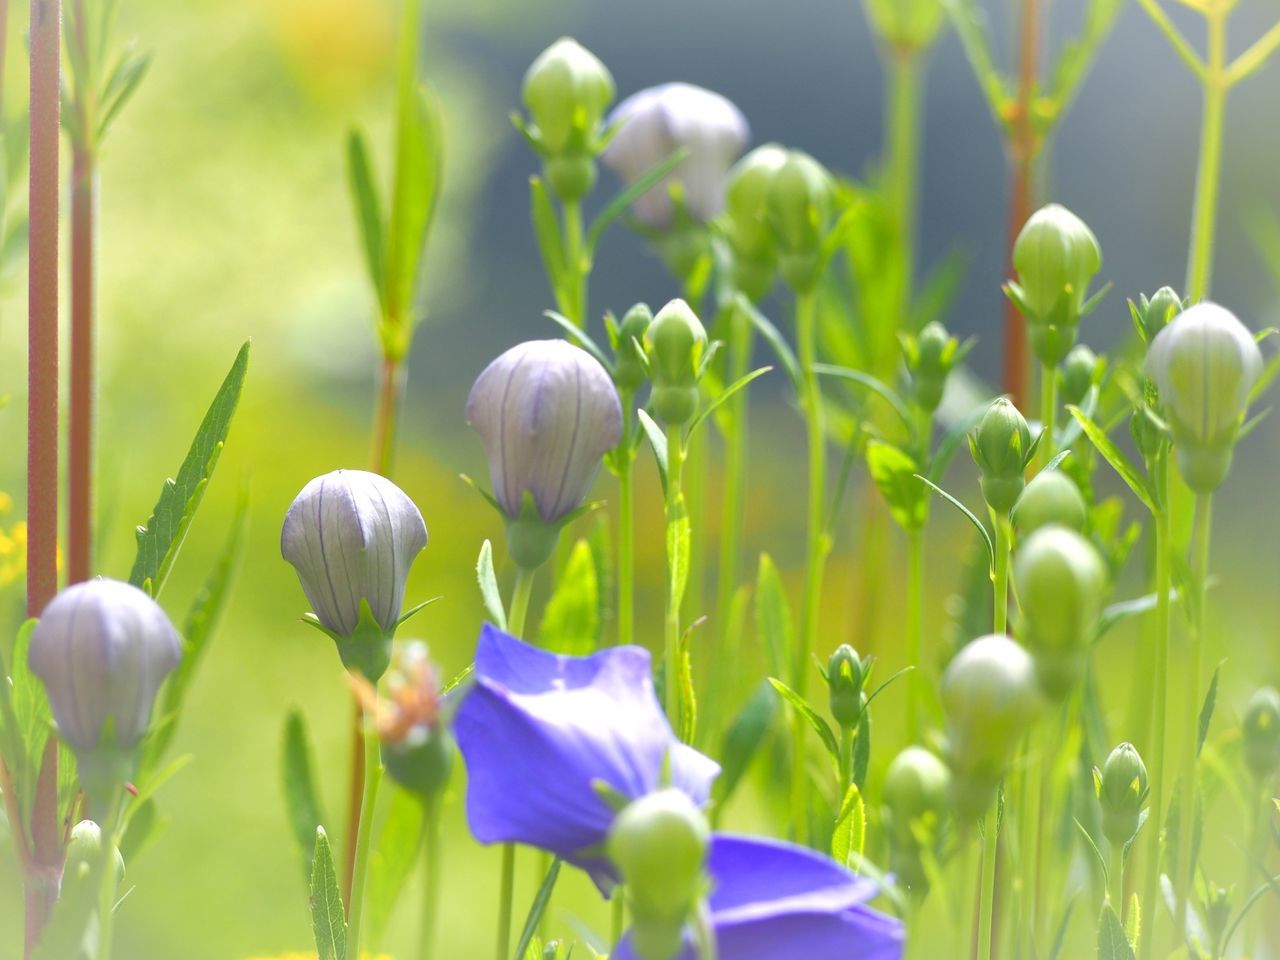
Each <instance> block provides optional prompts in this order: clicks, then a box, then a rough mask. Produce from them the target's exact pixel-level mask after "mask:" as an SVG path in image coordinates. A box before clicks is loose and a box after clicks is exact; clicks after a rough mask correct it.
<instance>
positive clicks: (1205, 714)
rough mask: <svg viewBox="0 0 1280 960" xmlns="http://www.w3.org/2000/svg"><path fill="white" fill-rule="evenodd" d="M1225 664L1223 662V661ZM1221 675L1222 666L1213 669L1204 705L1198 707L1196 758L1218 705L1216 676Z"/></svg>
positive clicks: (1207, 734) (1202, 746)
mask: <svg viewBox="0 0 1280 960" xmlns="http://www.w3.org/2000/svg"><path fill="white" fill-rule="evenodd" d="M1224 662H1225V661H1224ZM1221 673H1222V664H1221V663H1219V664H1218V665H1217V666H1216V667H1214V668H1213V679H1211V680H1210V681H1209V690H1208V692H1206V693H1205V695H1204V703H1203V704H1202V705H1201V707H1200V722H1199V726H1198V728H1197V730H1198V733H1197V735H1196V756H1197V757H1198V756H1200V751H1201V750H1203V749H1204V741H1205V739H1206V738H1207V737H1208V736H1209V724H1210V722H1211V721H1212V720H1213V709H1214V707H1215V706H1217V703H1218V676H1219V675H1220V674H1221Z"/></svg>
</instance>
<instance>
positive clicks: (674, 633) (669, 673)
mask: <svg viewBox="0 0 1280 960" xmlns="http://www.w3.org/2000/svg"><path fill="white" fill-rule="evenodd" d="M682 431H683V428H682V426H681V425H680V424H674V423H673V424H668V425H667V504H666V507H667V510H666V512H667V616H666V628H665V631H664V635H663V636H664V641H665V643H664V651H665V654H664V659H663V663H664V669H663V673H664V677H665V691H666V692H665V698H664V702H665V703H666V707H667V719H668V720H670V721H671V726H672V727H673V728H674V729H676V730H679V729H680V669H679V662H680V661H679V658H680V601H681V600H682V599H683V597H682V594H683V589H682V588H683V582H684V574H683V573H682V572H681V570H680V568H681V566H683V564H684V563H685V562H686V559H687V558H684V557H681V556H680V554H679V551H680V545H681V543H682V542H684V543H687V540H686V539H685V538H684V537H683V536H682V535H681V529H680V528H681V526H682V525H685V526H687V524H688V516H687V515H686V514H685V503H684V493H683V491H682V489H681V484H682V482H683V468H684V454H685V450H684V438H683V436H682Z"/></svg>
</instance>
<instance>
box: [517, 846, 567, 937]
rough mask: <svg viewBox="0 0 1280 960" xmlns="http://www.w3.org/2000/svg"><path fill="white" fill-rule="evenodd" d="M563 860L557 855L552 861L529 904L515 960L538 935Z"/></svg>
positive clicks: (558, 877)
mask: <svg viewBox="0 0 1280 960" xmlns="http://www.w3.org/2000/svg"><path fill="white" fill-rule="evenodd" d="M562 863H563V861H562V860H561V859H560V858H559V857H556V858H555V859H554V860H552V861H551V867H550V868H549V869H548V870H547V875H546V876H545V877H543V878H542V883H541V884H540V885H539V887H538V893H537V895H536V896H535V897H534V898H533V903H532V904H531V905H530V906H529V916H528V917H526V918H525V921H524V929H523V930H522V931H521V932H520V941H519V943H517V944H516V952H515V954H514V955H513V956H514V957H515V960H521V958H522V957H523V956H524V955H525V952H526V951H527V950H528V949H529V944H530V943H532V942H533V938H534V937H535V936H537V933H538V925H539V924H541V923H542V915H543V914H544V913H546V912H547V904H549V903H550V902H551V894H552V893H553V892H554V891H555V889H556V881H557V880H559V879H560V867H561V865H562Z"/></svg>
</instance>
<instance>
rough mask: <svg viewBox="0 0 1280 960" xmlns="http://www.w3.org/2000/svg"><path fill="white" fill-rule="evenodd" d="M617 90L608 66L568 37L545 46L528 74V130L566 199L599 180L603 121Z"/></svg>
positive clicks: (552, 181)
mask: <svg viewBox="0 0 1280 960" xmlns="http://www.w3.org/2000/svg"><path fill="white" fill-rule="evenodd" d="M613 95H614V85H613V76H612V75H611V74H610V73H609V71H608V69H607V68H606V67H605V65H604V64H603V63H601V62H600V60H599V59H598V58H597V57H596V56H595V55H594V54H592V53H591V52H590V51H588V50H587V49H586V48H585V47H583V46H582V45H580V44H579V43H578V42H577V41H575V40H571V39H569V38H568V37H562V38H561V39H559V40H557V41H556V42H555V43H553V44H552V45H551V46H549V47H548V48H547V49H546V50H544V51H543V52H542V53H541V54H540V55H539V56H538V58H537V59H536V60H534V61H533V64H532V65H531V66H530V67H529V69H528V71H527V72H526V73H525V75H524V103H525V106H526V107H528V109H529V118H530V123H529V126H528V133H529V136H530V138H531V139H532V141H533V143H534V144H535V145H536V146H537V149H538V151H539V152H540V153H541V154H542V156H543V159H544V165H545V171H546V175H547V182H548V183H549V184H550V185H551V189H552V190H553V191H555V193H556V195H557V196H559V197H561V198H562V199H565V200H577V199H579V198H580V197H582V196H584V195H585V194H586V193H588V192H589V191H590V190H591V188H592V187H593V186H594V185H595V180H596V164H595V156H596V154H597V153H598V152H599V145H600V135H601V132H602V129H601V126H602V120H603V117H604V114H605V111H606V110H607V109H608V108H609V104H610V103H612V102H613Z"/></svg>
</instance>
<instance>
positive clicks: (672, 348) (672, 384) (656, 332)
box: [645, 299, 707, 424]
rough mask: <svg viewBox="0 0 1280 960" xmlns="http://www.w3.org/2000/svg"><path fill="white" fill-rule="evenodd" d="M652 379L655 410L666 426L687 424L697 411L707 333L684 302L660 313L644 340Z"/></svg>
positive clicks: (670, 305) (671, 303) (668, 306)
mask: <svg viewBox="0 0 1280 960" xmlns="http://www.w3.org/2000/svg"><path fill="white" fill-rule="evenodd" d="M645 345H646V349H647V351H648V354H649V369H650V375H651V376H652V378H653V396H652V403H653V411H654V413H655V414H656V415H657V417H658V419H659V420H661V421H662V422H663V423H666V424H681V423H687V422H688V421H689V420H690V419H692V418H693V415H694V414H695V413H697V412H698V376H699V373H700V372H701V368H702V355H703V353H704V351H705V350H706V347H707V331H706V329H705V328H704V327H703V326H702V322H701V321H700V320H699V319H698V316H697V314H695V313H694V312H693V310H692V309H690V307H689V305H688V304H687V303H685V302H684V301H683V300H679V299H677V300H672V301H671V302H670V303H668V304H667V305H666V306H665V307H663V308H662V309H661V310H659V311H658V315H657V316H656V317H654V318H653V323H652V324H650V325H649V332H648V334H647V335H646V338H645Z"/></svg>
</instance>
